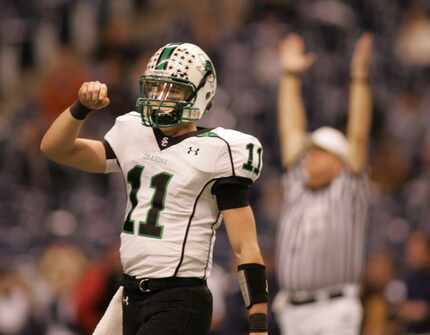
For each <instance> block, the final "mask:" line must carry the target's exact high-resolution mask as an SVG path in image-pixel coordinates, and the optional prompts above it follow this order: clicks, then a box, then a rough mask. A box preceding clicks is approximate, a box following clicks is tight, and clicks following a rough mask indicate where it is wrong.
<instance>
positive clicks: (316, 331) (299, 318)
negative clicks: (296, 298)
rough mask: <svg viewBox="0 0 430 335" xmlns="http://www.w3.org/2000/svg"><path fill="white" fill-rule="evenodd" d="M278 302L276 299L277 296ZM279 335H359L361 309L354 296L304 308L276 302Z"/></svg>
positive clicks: (317, 302) (316, 303)
mask: <svg viewBox="0 0 430 335" xmlns="http://www.w3.org/2000/svg"><path fill="white" fill-rule="evenodd" d="M278 299H279V297H278ZM273 308H274V311H275V315H276V318H277V320H278V323H279V326H280V328H281V334H282V335H359V333H360V325H361V320H362V317H363V309H362V306H361V303H360V300H359V298H358V297H357V296H344V297H339V298H334V299H330V300H329V299H327V300H319V301H316V302H314V303H309V304H304V305H298V306H297V305H291V304H288V303H286V301H285V303H283V304H282V303H280V302H279V300H278V302H276V301H275V305H274V307H273Z"/></svg>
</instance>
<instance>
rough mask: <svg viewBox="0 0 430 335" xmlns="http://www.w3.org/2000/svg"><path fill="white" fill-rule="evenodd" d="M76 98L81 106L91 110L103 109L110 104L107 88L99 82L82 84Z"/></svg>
mask: <svg viewBox="0 0 430 335" xmlns="http://www.w3.org/2000/svg"><path fill="white" fill-rule="evenodd" d="M78 97H79V101H80V102H81V104H83V105H84V106H85V107H87V108H89V109H91V110H98V109H102V108H105V107H106V106H107V105H109V103H110V100H109V98H108V89H107V86H106V84H103V83H101V82H99V81H89V82H86V83H83V84H82V86H81V88H80V89H79V93H78Z"/></svg>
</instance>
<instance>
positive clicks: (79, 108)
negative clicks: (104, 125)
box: [69, 100, 91, 120]
mask: <svg viewBox="0 0 430 335" xmlns="http://www.w3.org/2000/svg"><path fill="white" fill-rule="evenodd" d="M69 110H70V114H72V116H73V117H74V118H75V119H76V120H84V119H85V118H86V117H87V116H88V114H90V113H91V109H89V108H88V107H86V106H84V105H83V104H82V103H81V102H80V101H79V100H76V101H75V102H74V103H73V105H71V106H70V108H69Z"/></svg>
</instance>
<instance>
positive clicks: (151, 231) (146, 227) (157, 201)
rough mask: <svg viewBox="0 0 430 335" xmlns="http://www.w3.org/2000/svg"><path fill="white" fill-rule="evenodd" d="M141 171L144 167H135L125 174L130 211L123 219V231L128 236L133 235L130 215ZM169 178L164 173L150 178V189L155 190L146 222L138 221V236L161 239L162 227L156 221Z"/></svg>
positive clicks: (135, 203)
mask: <svg viewBox="0 0 430 335" xmlns="http://www.w3.org/2000/svg"><path fill="white" fill-rule="evenodd" d="M143 170H144V167H143V166H142V165H136V166H135V167H134V168H132V169H131V170H130V171H129V172H128V173H127V182H128V183H129V184H130V186H131V191H130V194H129V197H130V203H131V209H130V211H129V212H128V215H127V218H126V219H125V222H124V227H123V231H124V232H125V233H128V234H135V228H134V220H132V219H131V215H132V213H133V211H134V209H135V208H136V206H137V204H138V199H137V192H138V191H139V190H140V186H141V182H140V180H141V176H142V173H143ZM171 178H172V175H171V174H169V173H166V172H161V173H158V174H156V175H154V176H152V178H151V188H153V189H155V192H154V195H153V196H152V199H151V208H150V209H149V211H148V214H147V215H146V220H145V221H139V227H138V229H137V233H138V235H141V236H147V237H153V238H160V239H161V238H162V236H163V229H164V227H163V226H162V225H159V224H158V220H159V218H160V212H161V211H162V210H163V209H164V201H165V199H166V191H167V185H168V184H169V182H170V180H171Z"/></svg>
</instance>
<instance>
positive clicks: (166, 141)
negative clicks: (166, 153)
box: [161, 137, 169, 147]
mask: <svg viewBox="0 0 430 335" xmlns="http://www.w3.org/2000/svg"><path fill="white" fill-rule="evenodd" d="M168 144H169V138H168V137H163V139H162V140H161V146H162V147H166V146H167V145H168Z"/></svg>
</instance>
